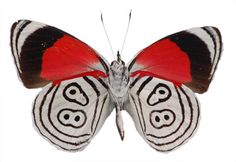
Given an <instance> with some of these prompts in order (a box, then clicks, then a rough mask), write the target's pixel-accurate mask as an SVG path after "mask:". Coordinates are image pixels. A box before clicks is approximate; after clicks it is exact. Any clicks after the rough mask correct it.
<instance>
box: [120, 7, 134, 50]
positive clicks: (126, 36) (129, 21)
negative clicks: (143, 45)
mask: <svg viewBox="0 0 236 162" xmlns="http://www.w3.org/2000/svg"><path fill="white" fill-rule="evenodd" d="M131 13H132V10H130V12H129V22H128V26H127V29H126V33H125V38H124V41H123V44H122V48H121V54H122V53H123V49H124V45H125V40H126V37H127V34H128V31H129V25H130V20H131Z"/></svg>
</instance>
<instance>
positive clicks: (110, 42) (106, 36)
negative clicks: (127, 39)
mask: <svg viewBox="0 0 236 162" xmlns="http://www.w3.org/2000/svg"><path fill="white" fill-rule="evenodd" d="M101 21H102V26H103V29H104V31H105V33H106V37H107V40H108V42H109V45H110V48H111V52H112V55H113V57H114V59H115V58H116V57H115V54H114V51H113V48H112V46H111V41H110V39H109V37H108V34H107V30H106V28H105V25H104V22H103V16H102V12H101Z"/></svg>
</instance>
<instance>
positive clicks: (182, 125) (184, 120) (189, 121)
mask: <svg viewBox="0 0 236 162" xmlns="http://www.w3.org/2000/svg"><path fill="white" fill-rule="evenodd" d="M129 102H130V104H129V106H127V111H128V112H129V113H130V114H131V116H132V117H133V120H134V122H135V125H136V128H137V130H138V132H139V133H140V134H141V136H143V138H144V139H145V141H147V143H149V144H150V145H151V146H152V147H153V148H155V149H156V150H158V151H163V152H166V151H171V150H173V149H175V148H177V147H178V146H180V145H182V144H183V143H184V142H186V141H187V140H188V139H189V138H190V137H191V136H192V135H193V133H194V132H195V130H196V128H197V125H198V121H199V116H200V112H199V104H198V101H197V99H196V97H195V95H194V93H193V92H192V91H191V90H190V89H188V88H187V87H186V86H184V85H183V86H181V87H176V86H174V85H173V83H171V82H168V81H164V80H161V79H157V78H153V77H142V78H140V79H139V80H137V81H136V82H135V84H133V85H132V87H131V89H130V95H129Z"/></svg>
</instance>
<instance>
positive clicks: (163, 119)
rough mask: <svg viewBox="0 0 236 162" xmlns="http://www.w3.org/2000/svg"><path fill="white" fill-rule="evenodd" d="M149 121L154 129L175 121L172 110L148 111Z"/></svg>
mask: <svg viewBox="0 0 236 162" xmlns="http://www.w3.org/2000/svg"><path fill="white" fill-rule="evenodd" d="M149 116H150V123H151V125H152V126H153V127H154V128H156V129H161V128H163V127H168V126H170V125H172V124H173V123H174V121H175V114H174V112H173V111H172V110H169V109H164V110H153V111H152V112H151V113H150V115H149Z"/></svg>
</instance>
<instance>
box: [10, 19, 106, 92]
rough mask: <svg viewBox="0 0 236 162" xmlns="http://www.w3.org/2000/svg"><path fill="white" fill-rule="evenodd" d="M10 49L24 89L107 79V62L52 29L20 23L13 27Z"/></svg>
mask: <svg viewBox="0 0 236 162" xmlns="http://www.w3.org/2000/svg"><path fill="white" fill-rule="evenodd" d="M11 48H12V53H13V56H14V60H15V64H16V66H17V70H18V73H19V76H20V78H21V80H22V81H23V83H24V85H25V86H26V87H27V88H38V87H42V86H44V85H46V84H48V83H49V82H52V81H58V80H64V79H68V78H74V77H79V76H86V75H90V76H94V77H99V76H100V77H106V74H107V72H108V66H107V65H108V64H107V62H106V61H105V60H104V59H103V58H102V57H101V56H99V54H98V53H97V52H96V51H95V50H94V49H92V48H91V47H89V46H88V45H87V44H85V43H84V42H82V41H80V40H78V39H77V38H75V37H73V36H72V35H70V34H68V33H66V32H64V31H62V30H60V29H57V28H55V27H52V26H49V25H46V24H42V23H39V22H35V21H29V20H19V21H18V22H15V23H14V24H13V25H12V29H11Z"/></svg>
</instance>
